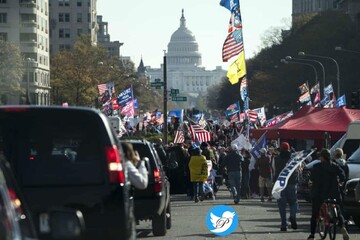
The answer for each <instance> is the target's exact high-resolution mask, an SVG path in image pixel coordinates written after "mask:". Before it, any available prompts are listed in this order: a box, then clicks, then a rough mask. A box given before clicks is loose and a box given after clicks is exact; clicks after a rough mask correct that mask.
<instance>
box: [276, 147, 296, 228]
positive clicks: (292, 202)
mask: <svg viewBox="0 0 360 240" xmlns="http://www.w3.org/2000/svg"><path fill="white" fill-rule="evenodd" d="M290 156H291V153H290V145H289V143H287V142H283V143H281V145H280V154H279V155H278V156H276V157H275V175H274V179H273V180H274V181H276V180H277V178H278V177H279V175H280V173H281V171H282V170H283V169H284V168H285V167H286V165H287V164H288V162H289V161H290ZM297 181H298V172H297V170H295V171H294V172H293V173H292V174H291V176H290V178H289V180H288V184H287V185H286V188H284V190H282V191H281V198H280V199H278V200H277V204H278V207H279V213H280V218H281V228H280V231H286V230H287V219H286V206H287V204H289V208H290V222H291V228H292V229H297V223H296V212H297V206H298V201H297V191H296V185H297Z"/></svg>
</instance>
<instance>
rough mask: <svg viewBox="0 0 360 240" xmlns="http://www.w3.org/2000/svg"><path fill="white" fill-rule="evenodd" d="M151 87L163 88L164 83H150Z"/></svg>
mask: <svg viewBox="0 0 360 240" xmlns="http://www.w3.org/2000/svg"><path fill="white" fill-rule="evenodd" d="M150 86H151V87H162V86H164V82H152V83H150Z"/></svg>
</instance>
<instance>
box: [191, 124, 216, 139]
mask: <svg viewBox="0 0 360 240" xmlns="http://www.w3.org/2000/svg"><path fill="white" fill-rule="evenodd" d="M190 133H191V139H192V140H193V141H194V142H196V141H197V142H199V143H202V142H209V141H211V139H212V137H211V133H210V132H208V131H206V130H205V129H203V128H202V127H201V126H200V125H199V124H192V123H190Z"/></svg>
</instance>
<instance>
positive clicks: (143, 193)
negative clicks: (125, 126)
mask: <svg viewBox="0 0 360 240" xmlns="http://www.w3.org/2000/svg"><path fill="white" fill-rule="evenodd" d="M120 141H121V142H122V143H124V142H128V143H131V144H132V145H133V148H134V150H136V151H138V153H139V155H140V158H145V157H146V158H148V159H149V161H148V163H149V164H147V168H148V173H149V175H148V177H149V181H148V186H147V188H146V189H144V190H139V189H134V190H133V193H134V202H135V218H136V220H138V221H141V220H151V222H152V232H153V234H154V236H164V235H166V232H167V229H170V228H171V204H170V183H169V181H168V179H167V177H166V174H165V171H164V168H163V166H162V163H161V160H160V157H159V155H158V153H157V151H156V149H155V144H154V143H151V142H149V141H146V140H139V139H138V140H134V139H122V140H120Z"/></svg>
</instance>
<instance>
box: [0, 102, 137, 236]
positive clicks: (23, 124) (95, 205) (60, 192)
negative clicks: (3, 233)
mask: <svg viewBox="0 0 360 240" xmlns="http://www.w3.org/2000/svg"><path fill="white" fill-rule="evenodd" d="M0 152H3V154H4V155H5V157H6V158H7V159H8V161H9V163H10V166H11V168H12V169H13V172H14V177H15V179H16V181H17V183H18V186H19V188H20V190H21V192H22V193H23V196H24V199H25V200H26V202H27V203H28V206H29V209H30V214H31V217H32V219H34V224H35V229H36V232H37V234H38V236H39V237H40V238H42V239H49V237H48V236H49V229H50V228H49V226H50V225H49V224H50V223H49V219H50V215H49V214H48V212H49V211H50V210H52V209H69V208H70V209H72V210H73V211H80V212H81V213H82V215H83V218H84V222H85V226H86V232H85V237H84V238H85V239H135V238H136V231H135V221H134V216H133V199H132V196H131V194H130V190H131V185H130V182H129V181H128V179H127V173H126V169H125V168H124V166H125V165H124V164H123V161H124V157H123V152H122V148H121V145H120V143H119V142H118V140H117V138H116V135H115V133H114V131H113V130H112V129H111V127H110V124H109V122H108V120H107V118H106V116H105V115H103V114H102V113H100V112H99V111H97V110H94V109H90V108H80V107H40V106H2V107H0ZM58 224H60V225H61V224H63V225H64V224H65V223H64V222H62V223H61V222H59V223H58Z"/></svg>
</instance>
